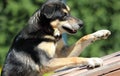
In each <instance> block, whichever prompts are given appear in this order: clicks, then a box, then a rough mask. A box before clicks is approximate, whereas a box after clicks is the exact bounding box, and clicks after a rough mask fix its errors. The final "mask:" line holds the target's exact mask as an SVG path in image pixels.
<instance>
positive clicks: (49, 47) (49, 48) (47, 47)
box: [37, 42, 56, 58]
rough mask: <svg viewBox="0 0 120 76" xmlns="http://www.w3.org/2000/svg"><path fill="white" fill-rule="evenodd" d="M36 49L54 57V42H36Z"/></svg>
mask: <svg viewBox="0 0 120 76" xmlns="http://www.w3.org/2000/svg"><path fill="white" fill-rule="evenodd" d="M37 48H38V49H41V50H43V51H44V52H45V53H46V54H47V55H48V56H49V57H51V58H52V57H54V55H55V51H56V44H55V43H54V42H42V43H40V44H38V46H37Z"/></svg>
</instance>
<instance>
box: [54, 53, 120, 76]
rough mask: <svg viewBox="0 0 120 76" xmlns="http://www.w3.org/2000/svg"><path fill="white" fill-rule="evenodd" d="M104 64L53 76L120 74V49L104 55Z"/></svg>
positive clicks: (107, 75)
mask: <svg viewBox="0 0 120 76" xmlns="http://www.w3.org/2000/svg"><path fill="white" fill-rule="evenodd" d="M102 59H103V60H104V63H103V66H102V67H99V68H95V69H92V70H88V69H87V67H86V66H84V67H81V68H82V69H81V68H80V67H76V68H73V69H69V70H65V71H61V72H57V73H55V74H54V75H52V76H60V75H61V76H118V75H120V51H119V52H116V53H113V54H111V55H107V56H104V57H102Z"/></svg>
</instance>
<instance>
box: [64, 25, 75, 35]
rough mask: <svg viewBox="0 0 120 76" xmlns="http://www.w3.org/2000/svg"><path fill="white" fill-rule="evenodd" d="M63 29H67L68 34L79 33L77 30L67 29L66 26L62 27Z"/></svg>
mask: <svg viewBox="0 0 120 76" xmlns="http://www.w3.org/2000/svg"><path fill="white" fill-rule="evenodd" d="M62 28H63V29H65V30H66V31H67V32H69V33H71V34H74V33H76V32H77V30H75V29H70V28H68V27H65V26H62Z"/></svg>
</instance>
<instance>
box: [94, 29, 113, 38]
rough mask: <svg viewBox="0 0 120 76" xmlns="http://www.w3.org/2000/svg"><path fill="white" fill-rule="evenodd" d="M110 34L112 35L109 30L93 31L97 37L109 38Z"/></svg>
mask: <svg viewBox="0 0 120 76" xmlns="http://www.w3.org/2000/svg"><path fill="white" fill-rule="evenodd" d="M109 35H111V32H110V31H109V30H99V31H97V32H95V33H93V36H95V38H96V39H107V38H108V36H109Z"/></svg>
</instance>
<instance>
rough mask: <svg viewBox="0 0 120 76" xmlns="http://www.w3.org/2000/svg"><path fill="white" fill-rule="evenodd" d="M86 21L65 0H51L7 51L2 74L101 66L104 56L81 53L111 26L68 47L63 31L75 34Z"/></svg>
mask: <svg viewBox="0 0 120 76" xmlns="http://www.w3.org/2000/svg"><path fill="white" fill-rule="evenodd" d="M82 26H83V22H82V21H81V20H79V19H77V18H75V17H72V16H71V15H70V8H69V7H68V6H67V5H65V4H64V3H63V2H62V1H61V0H48V1H46V3H45V4H43V6H42V8H41V9H39V10H38V11H37V12H36V13H35V14H34V15H33V16H32V17H31V18H30V20H29V22H28V26H26V27H25V28H24V29H23V30H22V31H21V32H20V33H19V34H18V35H17V36H16V37H15V39H14V41H13V44H12V46H11V48H10V50H9V52H8V54H7V57H6V61H5V64H4V67H3V70H2V76H41V75H42V74H43V73H45V72H48V71H51V70H55V69H57V68H60V67H63V66H74V65H87V66H89V67H95V66H101V65H102V63H103V61H102V60H101V59H100V58H81V57H77V56H79V54H80V53H81V51H82V50H83V49H84V48H85V47H86V46H88V45H89V44H91V43H92V42H93V41H95V40H98V39H104V38H107V37H108V36H109V35H110V32H109V31H108V30H100V31H97V32H95V33H92V34H89V35H86V36H84V37H82V38H81V39H80V40H78V41H77V42H76V43H75V44H74V45H73V46H71V47H66V46H65V45H64V41H63V40H62V34H63V33H68V34H75V33H76V32H77V30H78V29H79V28H81V27H82Z"/></svg>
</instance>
